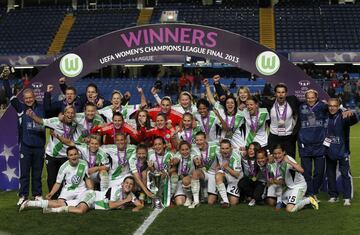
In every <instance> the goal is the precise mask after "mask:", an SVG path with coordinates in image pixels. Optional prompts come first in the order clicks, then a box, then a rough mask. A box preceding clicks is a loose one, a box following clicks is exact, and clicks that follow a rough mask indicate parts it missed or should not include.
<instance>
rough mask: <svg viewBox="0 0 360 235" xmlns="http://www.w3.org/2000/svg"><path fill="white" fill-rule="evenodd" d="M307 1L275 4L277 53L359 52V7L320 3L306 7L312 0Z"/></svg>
mask: <svg viewBox="0 0 360 235" xmlns="http://www.w3.org/2000/svg"><path fill="white" fill-rule="evenodd" d="M304 2H305V3H304ZM304 2H302V1H301V2H298V1H294V2H290V1H287V2H285V3H281V4H279V5H276V7H275V15H276V18H275V22H276V42H277V46H276V48H277V49H278V50H281V51H314V50H315V51H323V50H330V51H334V50H349V49H352V50H359V49H360V30H359V24H360V18H359V17H360V16H359V14H358V12H359V10H360V5H325V4H322V3H324V2H320V1H313V2H315V3H316V4H306V2H311V1H310V0H309V1H304ZM304 22H306V24H305V23H304Z"/></svg>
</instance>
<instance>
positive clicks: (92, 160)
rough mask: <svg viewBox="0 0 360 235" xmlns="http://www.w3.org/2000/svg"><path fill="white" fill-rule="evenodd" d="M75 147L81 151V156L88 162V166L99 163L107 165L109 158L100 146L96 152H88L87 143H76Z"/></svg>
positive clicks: (99, 164) (98, 164)
mask: <svg viewBox="0 0 360 235" xmlns="http://www.w3.org/2000/svg"><path fill="white" fill-rule="evenodd" d="M76 148H77V149H78V150H79V152H80V153H81V158H82V159H84V160H85V161H86V162H87V163H88V167H89V168H91V167H95V166H101V165H103V166H107V167H109V159H108V157H107V156H106V153H105V152H104V151H103V150H102V149H101V148H99V149H98V151H96V153H92V152H90V150H89V147H88V145H87V144H84V143H83V144H76Z"/></svg>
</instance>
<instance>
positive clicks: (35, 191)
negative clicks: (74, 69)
mask: <svg viewBox="0 0 360 235" xmlns="http://www.w3.org/2000/svg"><path fill="white" fill-rule="evenodd" d="M3 84H4V88H5V92H6V95H7V97H8V98H9V99H10V102H11V105H12V106H13V107H14V108H15V110H16V112H17V115H18V135H19V145H20V154H21V155H20V190H19V196H20V197H21V196H24V197H28V196H29V183H30V170H31V185H32V195H33V196H41V195H42V186H41V174H42V169H43V166H44V154H45V148H44V146H45V129H44V127H42V126H40V125H37V124H35V122H33V120H32V119H31V118H30V117H29V116H27V115H26V110H27V109H32V110H33V111H34V112H35V113H36V115H37V116H39V117H44V110H43V107H42V106H41V105H39V104H37V103H36V102H35V103H34V105H33V107H29V106H27V105H25V104H24V103H21V102H20V101H19V100H18V99H17V98H16V96H12V93H11V88H10V83H9V81H8V80H4V83H3Z"/></svg>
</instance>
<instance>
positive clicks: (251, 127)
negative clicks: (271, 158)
mask: <svg viewBox="0 0 360 235" xmlns="http://www.w3.org/2000/svg"><path fill="white" fill-rule="evenodd" d="M244 116H245V129H246V136H245V145H246V146H249V144H251V143H252V142H254V141H255V142H258V143H259V144H260V145H261V147H264V146H266V145H267V143H268V142H267V141H268V135H267V133H266V121H267V120H269V113H268V111H267V109H265V108H259V111H258V114H257V115H255V116H250V113H249V112H248V111H247V109H244Z"/></svg>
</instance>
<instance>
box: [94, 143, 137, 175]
mask: <svg viewBox="0 0 360 235" xmlns="http://www.w3.org/2000/svg"><path fill="white" fill-rule="evenodd" d="M100 148H101V150H102V151H104V152H105V153H106V154H108V155H109V156H110V159H109V160H110V169H109V175H110V180H118V179H120V178H122V177H123V176H125V175H128V174H130V165H129V159H130V157H131V156H132V155H133V154H134V153H135V152H136V146H135V145H131V144H128V145H126V150H125V151H120V150H119V149H118V147H117V146H116V145H115V144H109V145H103V146H101V147H100Z"/></svg>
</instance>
